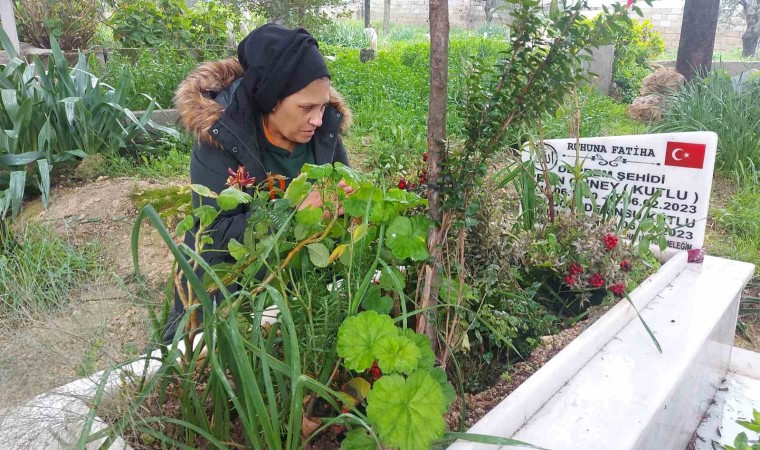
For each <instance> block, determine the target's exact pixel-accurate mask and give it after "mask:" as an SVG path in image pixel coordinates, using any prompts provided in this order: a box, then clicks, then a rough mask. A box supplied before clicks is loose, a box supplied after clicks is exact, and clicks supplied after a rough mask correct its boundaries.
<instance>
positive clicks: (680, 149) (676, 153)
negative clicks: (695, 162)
mask: <svg viewBox="0 0 760 450" xmlns="http://www.w3.org/2000/svg"><path fill="white" fill-rule="evenodd" d="M682 151H684V150H683V149H682V148H681V147H678V148H675V149H673V152H672V153H671V154H670V156H672V157H673V159H675V160H676V161H681V160H682V159H683V158H679V157H678V152H682Z"/></svg>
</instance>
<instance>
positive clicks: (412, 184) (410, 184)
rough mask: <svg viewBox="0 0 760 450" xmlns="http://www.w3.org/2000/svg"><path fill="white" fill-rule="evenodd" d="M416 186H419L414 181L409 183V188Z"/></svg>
mask: <svg viewBox="0 0 760 450" xmlns="http://www.w3.org/2000/svg"><path fill="white" fill-rule="evenodd" d="M416 187H417V185H416V184H414V183H409V189H414V188H416Z"/></svg>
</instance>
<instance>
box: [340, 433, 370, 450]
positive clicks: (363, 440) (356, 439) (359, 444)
mask: <svg viewBox="0 0 760 450" xmlns="http://www.w3.org/2000/svg"><path fill="white" fill-rule="evenodd" d="M377 448H378V447H377V443H375V440H374V439H372V436H370V435H369V434H367V430H365V429H364V428H356V429H353V430H351V431H349V432H348V434H347V435H346V438H345V439H343V442H341V443H340V450H377Z"/></svg>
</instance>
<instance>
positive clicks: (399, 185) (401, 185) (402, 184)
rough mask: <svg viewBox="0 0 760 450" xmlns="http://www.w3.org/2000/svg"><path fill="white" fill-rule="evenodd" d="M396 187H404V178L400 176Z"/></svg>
mask: <svg viewBox="0 0 760 450" xmlns="http://www.w3.org/2000/svg"><path fill="white" fill-rule="evenodd" d="M398 188H399V189H406V178H402V179H400V180H398Z"/></svg>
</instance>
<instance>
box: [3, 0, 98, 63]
mask: <svg viewBox="0 0 760 450" xmlns="http://www.w3.org/2000/svg"><path fill="white" fill-rule="evenodd" d="M13 4H14V7H15V9H16V21H17V23H18V26H19V31H20V34H21V36H20V37H21V40H22V41H25V42H29V43H31V44H32V45H34V46H35V47H40V48H52V47H51V45H52V43H51V42H50V36H55V37H56V38H57V39H58V43H59V44H60V46H61V48H62V49H63V50H64V51H70V50H77V49H87V48H88V47H89V44H90V40H91V39H92V37H93V35H94V34H95V30H96V28H97V26H98V24H99V23H100V21H101V14H100V1H99V0H14V2H13Z"/></svg>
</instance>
